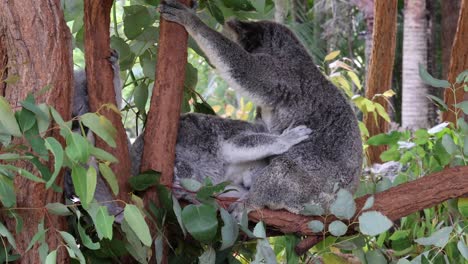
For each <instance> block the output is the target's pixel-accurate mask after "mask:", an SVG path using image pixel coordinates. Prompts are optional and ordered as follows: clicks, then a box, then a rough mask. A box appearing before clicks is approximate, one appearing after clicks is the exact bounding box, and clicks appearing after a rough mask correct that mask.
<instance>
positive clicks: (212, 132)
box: [130, 113, 311, 201]
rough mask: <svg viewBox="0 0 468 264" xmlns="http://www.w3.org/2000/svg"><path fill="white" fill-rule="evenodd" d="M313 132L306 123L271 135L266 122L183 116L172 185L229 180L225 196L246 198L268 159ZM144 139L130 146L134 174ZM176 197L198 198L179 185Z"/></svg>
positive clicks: (138, 165)
mask: <svg viewBox="0 0 468 264" xmlns="http://www.w3.org/2000/svg"><path fill="white" fill-rule="evenodd" d="M310 133H311V130H310V129H308V128H306V127H305V126H297V127H294V128H288V129H285V130H284V131H283V132H282V133H281V134H270V133H268V131H267V130H266V127H265V125H264V124H263V123H262V122H256V123H250V122H246V121H241V120H231V119H225V118H220V117H218V116H213V115H204V114H198V113H189V114H184V115H181V117H180V119H179V130H178V134H177V143H176V153H175V156H176V159H175V168H174V186H176V187H179V186H180V180H181V179H184V178H191V179H195V180H198V181H199V182H203V180H204V179H205V178H210V179H211V181H212V182H213V183H214V184H219V183H221V182H225V181H230V182H231V186H230V187H229V189H234V190H236V191H237V192H229V193H227V194H226V196H230V197H242V196H244V195H245V194H246V193H247V190H248V189H249V188H250V186H251V184H252V177H254V175H256V173H257V172H258V171H260V170H261V169H262V168H263V167H265V166H266V165H267V158H268V157H270V156H273V155H278V154H281V153H284V152H286V151H287V150H288V149H289V148H291V147H292V146H293V145H295V144H298V143H300V142H301V141H303V140H305V139H307V138H308V136H309V134H310ZM143 148H144V142H143V137H142V136H140V137H138V138H137V139H136V140H135V142H134V143H133V145H132V147H131V149H130V157H131V160H132V174H133V175H136V174H138V172H139V167H140V163H141V154H142V152H143ZM173 191H174V193H175V194H176V196H177V197H178V198H185V199H188V200H191V201H195V200H194V199H193V198H192V197H191V195H190V193H187V192H185V191H184V190H181V189H180V188H175V189H174V190H173Z"/></svg>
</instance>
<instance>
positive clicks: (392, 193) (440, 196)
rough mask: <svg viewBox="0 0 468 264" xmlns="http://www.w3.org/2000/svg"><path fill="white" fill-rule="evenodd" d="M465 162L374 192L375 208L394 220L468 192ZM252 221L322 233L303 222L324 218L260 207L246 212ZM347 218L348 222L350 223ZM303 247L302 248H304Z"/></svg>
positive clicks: (359, 204)
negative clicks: (462, 164)
mask: <svg viewBox="0 0 468 264" xmlns="http://www.w3.org/2000/svg"><path fill="white" fill-rule="evenodd" d="M467 174H468V166H464V167H456V168H451V169H446V170H444V171H441V172H437V173H433V174H431V175H427V176H424V177H422V178H420V179H417V180H415V181H412V182H408V183H405V184H401V185H399V186H396V187H393V188H390V189H388V190H386V191H384V192H381V193H377V194H375V195H374V198H375V202H374V206H373V207H372V208H370V209H369V210H376V211H379V212H381V213H382V214H384V215H386V216H387V217H388V218H390V219H391V220H392V221H396V220H398V219H400V218H402V217H404V216H407V215H409V214H411V213H414V212H417V211H420V210H422V209H425V208H429V207H432V206H435V205H437V204H440V203H442V202H444V201H446V200H448V199H451V198H456V197H460V196H462V195H464V194H467V193H468V176H467ZM368 197H369V195H366V196H363V197H360V198H357V199H356V207H357V210H356V212H358V213H357V214H356V215H355V216H354V217H353V218H352V219H351V221H350V222H357V218H358V216H359V215H360V213H361V212H360V211H361V209H362V207H363V205H364V203H365V201H366V200H367V198H368ZM249 219H250V220H251V221H253V222H259V221H263V222H264V223H265V224H266V225H267V226H268V227H269V228H271V229H274V230H279V231H281V232H282V233H285V234H286V233H296V234H299V235H306V236H313V237H317V236H318V237H322V236H323V234H322V233H313V232H312V231H311V230H310V229H309V228H308V227H307V224H308V223H309V222H310V221H312V220H320V221H324V219H323V217H311V216H303V215H297V214H293V213H290V212H287V211H284V210H281V211H273V210H268V209H262V210H258V211H253V212H251V213H250V214H249ZM334 220H336V218H335V217H334V216H330V217H327V218H326V219H325V221H324V222H325V226H328V224H329V223H331V222H332V221H334ZM350 222H348V223H350ZM320 241H321V239H315V238H308V239H306V241H304V242H302V243H300V244H299V247H298V248H297V250H298V251H300V252H302V253H304V252H305V251H307V249H308V248H310V247H311V246H313V245H315V243H318V242H320ZM304 250H305V251H304Z"/></svg>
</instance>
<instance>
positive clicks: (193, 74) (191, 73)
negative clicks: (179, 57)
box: [184, 63, 198, 92]
mask: <svg viewBox="0 0 468 264" xmlns="http://www.w3.org/2000/svg"><path fill="white" fill-rule="evenodd" d="M197 82H198V70H197V69H196V68H195V67H193V65H192V64H190V63H187V64H186V65H185V79H184V86H185V89H186V90H187V89H188V90H190V92H192V90H195V88H196V86H197Z"/></svg>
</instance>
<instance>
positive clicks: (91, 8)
mask: <svg viewBox="0 0 468 264" xmlns="http://www.w3.org/2000/svg"><path fill="white" fill-rule="evenodd" d="M113 2H114V1H113V0H86V1H85V2H84V4H85V5H84V27H85V50H86V52H85V59H86V79H87V83H88V94H89V104H90V108H91V111H97V110H98V109H100V108H101V107H102V105H104V104H109V103H112V104H115V90H114V86H113V82H112V79H113V70H112V67H111V64H110V62H109V61H108V58H109V57H110V37H109V25H110V11H111V7H112V3H113ZM100 113H102V114H103V115H104V116H105V117H106V118H107V119H109V120H110V121H111V122H112V124H113V125H114V127H115V128H116V129H117V138H116V143H117V147H116V148H112V147H110V146H108V145H107V144H106V143H105V142H104V141H103V140H102V139H100V138H98V137H96V145H97V146H98V147H99V148H102V149H104V150H106V151H107V152H109V153H111V154H112V155H114V156H115V157H116V158H117V159H118V160H119V162H118V163H116V164H112V166H111V167H112V170H113V171H114V172H115V173H116V174H117V179H118V182H119V189H120V192H119V199H121V200H123V201H128V200H129V199H128V193H130V192H131V190H130V186H129V184H128V178H129V177H130V158H129V153H128V143H127V134H126V133H125V129H124V127H123V124H122V117H121V116H120V113H116V112H114V111H111V110H102V109H101V110H100Z"/></svg>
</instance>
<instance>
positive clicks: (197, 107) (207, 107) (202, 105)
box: [193, 102, 216, 115]
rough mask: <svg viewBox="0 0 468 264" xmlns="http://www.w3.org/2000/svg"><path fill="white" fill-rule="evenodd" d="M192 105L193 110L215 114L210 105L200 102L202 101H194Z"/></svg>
mask: <svg viewBox="0 0 468 264" xmlns="http://www.w3.org/2000/svg"><path fill="white" fill-rule="evenodd" d="M193 107H194V108H195V112H197V113H202V114H207V115H216V113H215V111H214V110H213V108H211V106H210V105H209V104H207V103H205V102H202V103H198V102H195V103H194V104H193Z"/></svg>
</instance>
